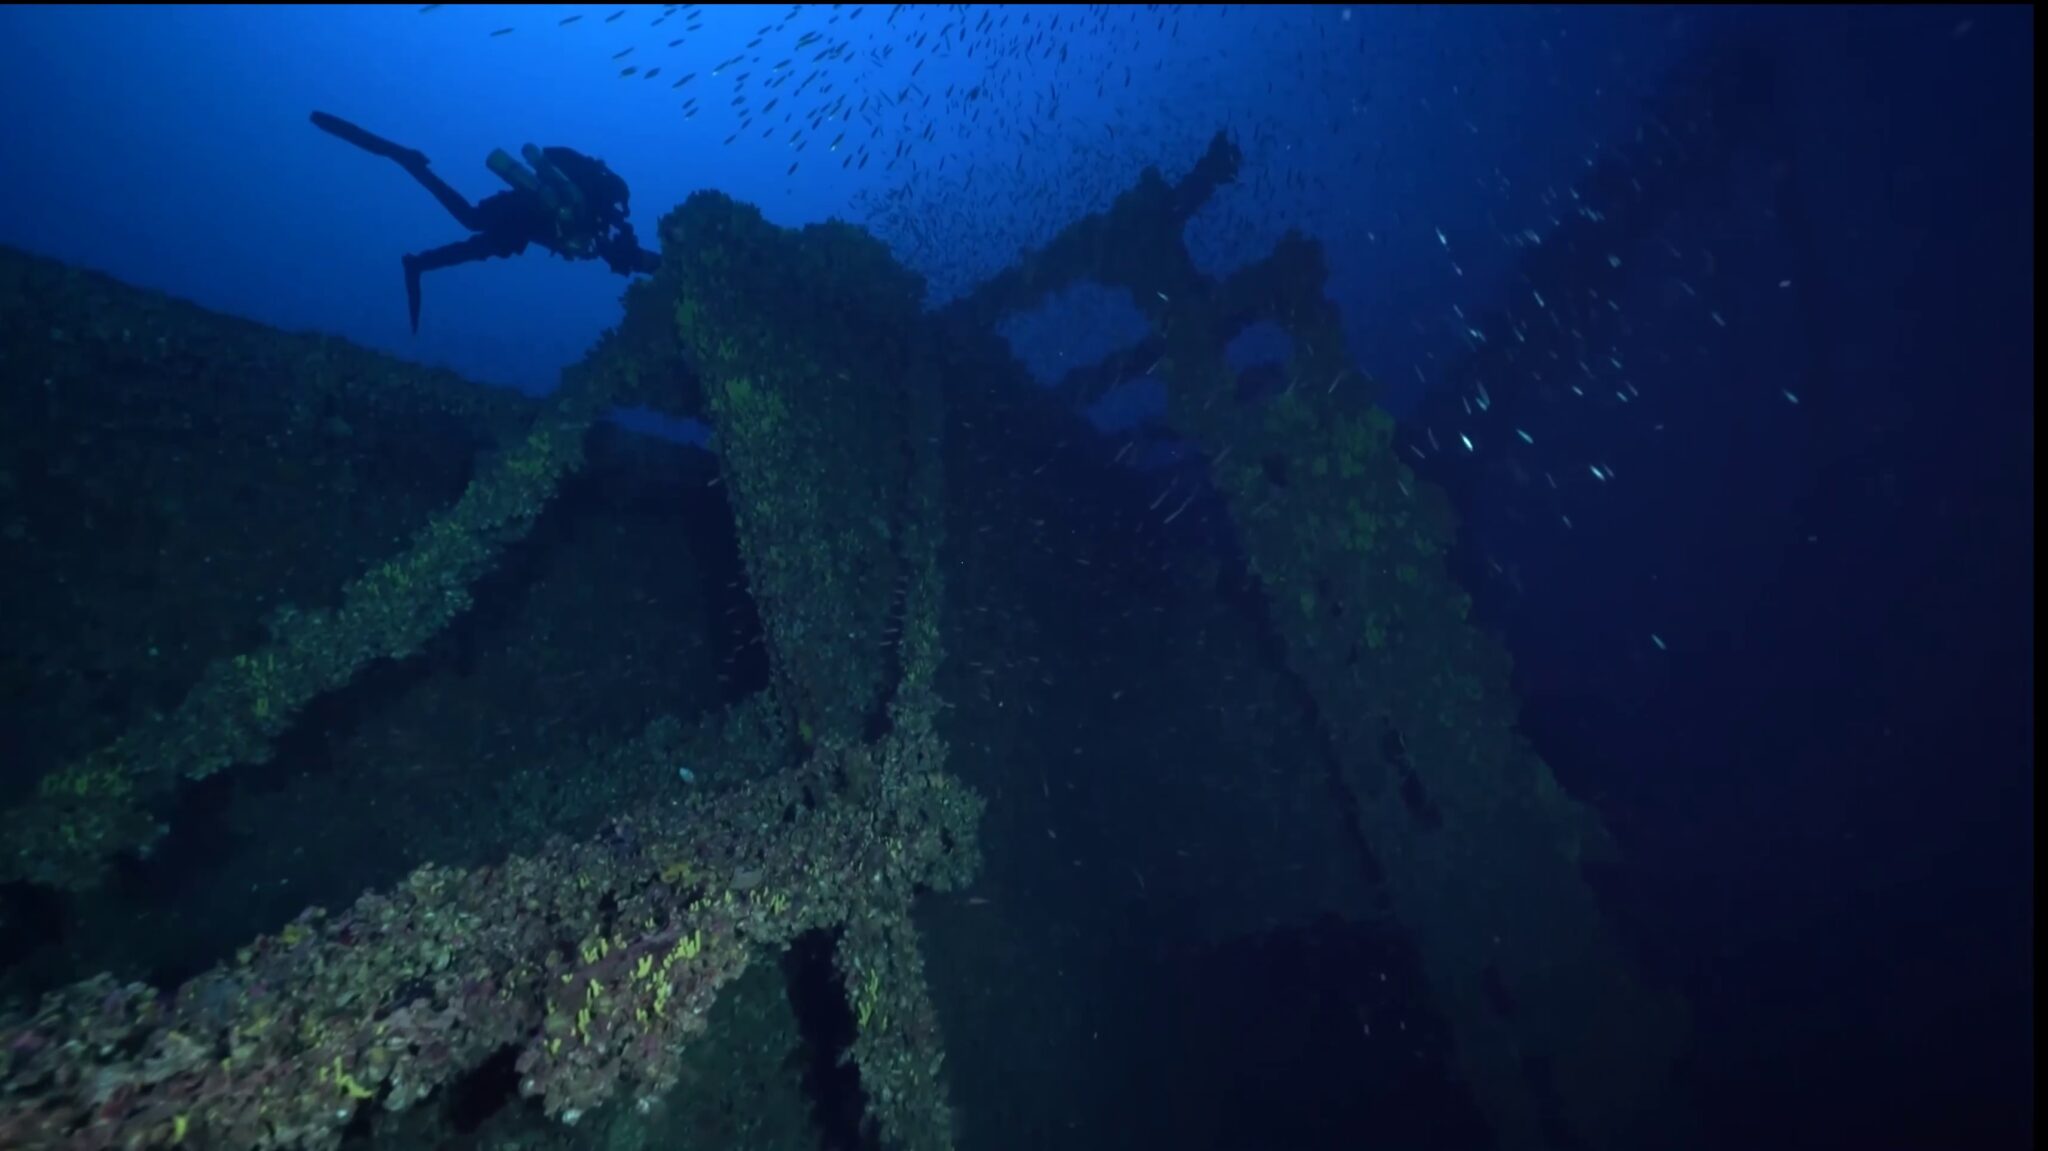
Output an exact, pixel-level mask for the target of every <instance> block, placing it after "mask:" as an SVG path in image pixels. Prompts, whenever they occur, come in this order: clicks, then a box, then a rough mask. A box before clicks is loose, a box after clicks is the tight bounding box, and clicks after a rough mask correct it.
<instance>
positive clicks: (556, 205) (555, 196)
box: [484, 144, 596, 256]
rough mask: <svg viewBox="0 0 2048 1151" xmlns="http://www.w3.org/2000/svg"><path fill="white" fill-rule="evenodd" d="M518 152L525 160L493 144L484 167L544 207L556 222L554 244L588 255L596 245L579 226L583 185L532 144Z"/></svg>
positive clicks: (581, 213)
mask: <svg viewBox="0 0 2048 1151" xmlns="http://www.w3.org/2000/svg"><path fill="white" fill-rule="evenodd" d="M520 154H521V155H522V156H523V157H524V158H525V162H524V163H521V162H520V161H519V160H515V159H513V158H512V155H511V153H509V152H507V151H505V149H503V148H493V149H491V154H490V155H489V156H487V157H485V158H484V167H486V168H489V169H490V170H491V172H492V173H493V174H494V175H496V176H497V177H498V178H499V179H500V180H503V181H505V183H506V184H507V185H509V186H510V187H511V188H512V190H513V191H516V192H521V193H524V194H525V195H528V196H531V197H533V199H534V200H535V201H536V202H538V203H539V204H541V205H542V206H543V207H544V208H546V209H547V212H548V214H549V216H551V217H553V219H554V223H555V244H556V246H557V247H559V248H561V249H562V251H563V252H564V253H565V254H567V255H571V256H577V255H588V254H589V253H590V251H592V250H594V248H595V244H596V237H593V236H587V235H584V233H585V232H586V231H587V229H586V228H583V227H580V226H579V225H580V223H581V221H582V218H583V191H582V189H580V188H578V187H577V186H576V184H575V182H574V181H572V180H570V179H569V178H568V177H567V176H565V175H563V174H562V172H561V171H560V170H559V169H558V168H556V167H555V165H554V164H552V163H550V162H549V160H548V158H547V154H546V153H545V152H543V151H541V150H540V149H539V148H536V147H534V146H533V145H532V144H528V145H526V146H524V147H523V148H521V149H520Z"/></svg>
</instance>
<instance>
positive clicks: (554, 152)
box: [313, 112, 661, 333]
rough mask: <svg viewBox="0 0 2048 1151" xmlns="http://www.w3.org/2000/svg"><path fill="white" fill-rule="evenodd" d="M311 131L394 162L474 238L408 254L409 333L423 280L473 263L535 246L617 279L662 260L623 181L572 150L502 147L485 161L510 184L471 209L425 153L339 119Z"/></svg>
mask: <svg viewBox="0 0 2048 1151" xmlns="http://www.w3.org/2000/svg"><path fill="white" fill-rule="evenodd" d="M313 126H314V127H316V128H318V129H320V130H321V131H323V132H326V133H328V134H329V135H332V136H335V137H338V138H340V139H342V140H346V141H348V142H349V143H351V144H354V145H355V146H356V147H358V148H361V149H362V150H363V151H365V152H369V153H371V154H372V155H376V156H382V157H384V158H386V159H388V160H395V161H397V162H398V166H399V167H401V168H404V169H405V170H406V171H407V172H408V173H410V174H411V175H412V178H413V179H415V180H418V181H419V182H420V185H421V186H422V187H424V188H426V190H427V191H429V192H432V193H433V194H434V199H436V200H439V201H440V202H441V206H442V207H444V208H446V209H448V214H449V215H451V216H453V217H455V222H456V223H458V224H461V225H462V226H463V227H465V228H467V229H469V230H470V231H471V232H474V233H476V234H475V235H473V236H471V237H469V238H468V239H466V240H457V241H455V242H454V243H452V244H443V245H441V246H440V247H438V248H430V249H428V250H427V251H424V252H419V253H417V254H412V255H408V256H406V257H405V259H404V264H405V303H406V308H407V312H408V314H409V315H410V316H411V317H412V330H413V331H414V333H418V331H419V330H420V276H421V275H422V274H424V273H427V272H431V271H434V270H435V269H437V268H452V267H454V266H456V265H457V264H467V263H469V262H470V261H472V260H488V259H491V258H492V257H495V256H516V255H518V254H519V253H521V252H524V251H525V250H526V246H527V245H528V244H539V245H540V246H541V247H543V248H546V249H547V250H548V251H550V252H553V253H555V254H556V255H558V256H561V257H563V258H565V259H570V260H589V259H601V260H603V261H604V262H605V264H606V266H608V267H610V268H611V270H612V271H614V272H617V273H618V274H619V275H621V276H630V275H632V274H634V273H635V272H653V271H654V270H655V269H657V268H659V267H660V266H661V257H660V256H658V255H656V254H655V253H653V252H650V251H648V250H646V249H645V248H642V247H641V246H640V241H639V239H638V238H637V237H635V236H634V235H633V225H632V224H631V223H629V222H628V221H627V219H626V197H627V192H626V182H625V181H624V180H622V179H620V178H619V176H618V174H617V173H615V172H613V171H612V170H611V169H610V168H607V167H606V166H605V163H604V161H602V160H597V159H593V158H591V157H589V156H586V155H584V154H583V153H581V152H578V151H575V150H574V149H571V148H536V147H534V146H533V145H532V144H528V145H526V146H525V147H524V148H522V149H521V150H520V154H521V155H522V156H523V157H524V158H525V163H521V162H520V161H519V160H515V159H513V158H512V156H511V155H510V154H509V153H507V152H506V151H505V150H504V149H503V148H497V149H493V150H492V152H491V154H490V156H489V157H488V158H487V159H486V160H485V161H484V165H485V166H486V167H488V168H489V169H490V170H491V171H492V172H493V173H494V174H496V175H497V177H498V178H499V179H501V180H503V181H505V183H507V184H509V185H511V187H510V188H508V189H507V190H506V191H503V192H494V193H492V194H491V195H489V196H485V197H484V198H483V199H481V200H478V201H477V202H476V203H474V204H472V203H470V202H469V201H468V200H466V199H464V198H463V196H462V193H460V192H458V191H456V190H455V189H454V188H452V187H450V186H449V185H448V182H447V181H446V180H443V179H442V178H441V177H439V176H437V175H435V174H434V172H433V170H432V169H431V168H429V167H428V166H427V156H426V153H424V152H421V151H419V150H417V149H414V148H406V147H402V146H400V145H398V144H394V143H392V142H391V141H389V140H386V139H385V138H383V137H382V136H378V135H375V134H373V133H370V132H366V131H364V130H363V129H361V128H359V127H357V126H356V125H354V124H351V123H349V122H348V121H347V120H343V119H341V118H340V117H338V116H330V115H328V114H327V113H325V112H315V113H313Z"/></svg>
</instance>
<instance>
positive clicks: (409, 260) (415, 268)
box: [405, 256, 420, 336]
mask: <svg viewBox="0 0 2048 1151" xmlns="http://www.w3.org/2000/svg"><path fill="white" fill-rule="evenodd" d="M405 306H406V309H407V310H408V312H409V313H410V314H411V316H412V334H413V335H415V336H417V335H419V334H420V263H419V261H418V260H416V259H414V258H413V257H411V256H407V257H406V258H405Z"/></svg>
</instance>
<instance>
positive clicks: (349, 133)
mask: <svg viewBox="0 0 2048 1151" xmlns="http://www.w3.org/2000/svg"><path fill="white" fill-rule="evenodd" d="M313 126H314V127H315V128H318V129H320V130H321V131H322V132H325V133H327V134H328V135H330V136H333V137H335V138H336V139H340V140H346V141H348V142H349V143H351V144H354V145H355V146H356V147H358V148H361V149H362V150H363V151H365V152H368V153H370V154H371V155H373V156H382V157H384V158H385V159H388V160H396V161H398V162H399V163H400V164H403V165H404V166H406V167H408V168H414V167H418V168H424V167H426V166H427V154H426V153H425V152H422V151H420V150H418V149H417V148H406V147H401V146H400V145H397V144H394V143H392V142H391V141H389V140H386V139H385V138H384V137H382V136H379V135H377V134H376V133H374V132H367V131H364V130H363V129H361V128H358V127H357V126H355V125H354V124H351V123H349V122H348V121H347V120H344V119H342V118H341V117H339V116H330V115H328V114H327V113H325V112H315V113H313Z"/></svg>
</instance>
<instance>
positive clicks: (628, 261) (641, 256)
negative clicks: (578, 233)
mask: <svg viewBox="0 0 2048 1151" xmlns="http://www.w3.org/2000/svg"><path fill="white" fill-rule="evenodd" d="M598 254H599V255H600V256H603V257H604V263H605V266H606V267H608V268H610V269H611V270H612V271H613V272H616V273H617V274H619V275H621V276H630V275H633V274H634V273H636V272H644V273H647V274H649V275H652V274H653V273H654V272H656V271H658V270H660V268H661V256H660V255H659V254H657V253H654V252H650V251H648V250H647V249H645V248H642V247H641V246H640V239H639V237H637V236H635V235H634V234H633V225H631V224H626V223H621V224H620V225H619V226H618V228H617V230H616V231H612V232H609V233H606V235H605V237H604V238H603V239H602V240H599V241H598Z"/></svg>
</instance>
